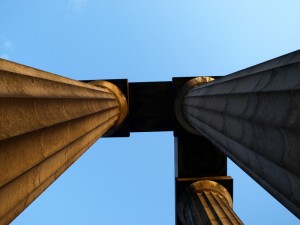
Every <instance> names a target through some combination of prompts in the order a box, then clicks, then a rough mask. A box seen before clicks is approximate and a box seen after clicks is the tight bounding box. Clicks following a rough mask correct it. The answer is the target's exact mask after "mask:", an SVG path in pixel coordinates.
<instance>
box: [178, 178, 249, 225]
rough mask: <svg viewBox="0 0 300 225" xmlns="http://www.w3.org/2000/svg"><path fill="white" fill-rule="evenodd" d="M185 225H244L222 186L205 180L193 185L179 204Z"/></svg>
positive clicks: (179, 211)
mask: <svg viewBox="0 0 300 225" xmlns="http://www.w3.org/2000/svg"><path fill="white" fill-rule="evenodd" d="M177 214H178V216H179V218H180V221H181V222H182V223H183V224H184V225H211V224H214V225H215V224H218V225H221V224H223V225H225V224H231V225H240V224H243V223H242V221H241V220H240V219H239V218H238V216H237V215H236V214H235V212H234V211H233V209H232V199H231V196H230V194H229V193H228V191H227V190H226V189H225V188H224V187H223V186H222V185H220V184H218V183H216V182H214V181H209V180H203V181H198V182H195V183H193V184H191V185H190V186H189V187H188V189H187V190H186V191H185V192H184V193H182V195H181V197H180V199H179V201H178V203H177Z"/></svg>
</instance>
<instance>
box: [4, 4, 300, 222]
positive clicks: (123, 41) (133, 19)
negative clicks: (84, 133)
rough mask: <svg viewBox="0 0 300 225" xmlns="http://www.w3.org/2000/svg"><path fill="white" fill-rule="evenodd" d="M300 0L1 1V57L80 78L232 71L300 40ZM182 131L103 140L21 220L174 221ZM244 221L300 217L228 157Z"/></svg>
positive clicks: (141, 78)
mask: <svg viewBox="0 0 300 225" xmlns="http://www.w3.org/2000/svg"><path fill="white" fill-rule="evenodd" d="M299 12H300V2H299V1H296V0H291V1H277V0H275V1H258V0H253V1H251V2H250V1H248V2H245V1H237V0H234V1H216V0H211V1H201V0H198V1H196V0H195V1H193V0H186V1H178V0H173V1H171V0H160V1H158V0H151V1H150V0H139V1H137V0H123V1H117V0H110V1H109V0H59V1H58V0H53V1H33V0H27V1H21V0H19V1H17V0H11V1H3V0H2V1H0V57H2V58H6V59H9V60H12V61H15V62H18V63H22V64H26V65H29V66H32V67H36V68H39V69H43V70H46V71H50V72H53V73H57V74H60V75H64V76H67V77H70V78H73V79H78V80H80V79H113V78H128V79H129V81H130V82H137V81H163V80H166V81H169V80H171V78H172V77H176V76H201V75H205V76H207V75H226V74H228V73H231V72H235V71H237V70H239V69H243V68H245V67H248V66H251V65H254V64H257V63H260V62H263V61H265V60H268V59H271V58H274V57H277V56H280V55H282V54H286V53H288V52H291V51H295V50H298V49H299V48H300V38H299V37H300V29H299V27H300V17H299ZM173 145H174V144H173V135H172V133H170V132H169V133H148V134H132V135H131V137H130V138H120V139H100V140H99V141H98V142H97V143H96V144H95V145H94V146H93V147H92V148H90V150H88V151H87V153H86V154H85V155H84V156H83V157H82V158H80V159H79V160H78V161H77V162H76V163H75V164H74V165H73V166H72V167H71V168H70V169H69V170H68V171H67V172H66V173H65V174H63V175H62V176H61V177H60V178H59V179H58V180H57V181H56V182H55V183H54V184H53V185H52V186H51V187H50V188H49V189H48V190H47V191H45V192H44V193H43V194H42V195H41V196H40V198H38V199H37V200H36V201H35V202H34V203H33V204H32V205H31V206H30V207H28V209H26V210H25V211H24V212H23V213H22V214H21V215H20V216H19V217H18V218H17V219H16V220H15V221H14V222H13V223H12V224H13V225H21V224H31V225H40V224H43V225H47V224H49V225H50V224H51V225H53V224H57V225H59V224H72V225H76V224H78V225H79V224H105V225H117V224H122V225H154V224H155V225H173V224H174V218H175V215H174V155H173V154H174V146H173ZM228 175H230V176H232V177H233V178H234V209H235V211H236V212H237V214H238V215H239V216H240V218H241V219H242V220H243V221H244V222H245V224H291V225H294V224H300V222H299V220H298V219H297V218H296V217H295V216H293V215H292V214H291V213H290V212H289V211H288V210H286V209H285V208H284V207H283V206H281V205H280V204H279V203H278V202H277V201H276V200H274V199H273V198H272V197H270V196H269V194H267V193H266V192H265V191H264V190H262V189H261V188H260V187H259V186H258V185H257V184H255V183H254V182H253V181H252V179H251V178H249V177H248V176H247V175H245V174H244V173H243V172H242V171H241V170H240V169H238V168H236V166H235V165H234V164H232V163H231V162H229V165H228Z"/></svg>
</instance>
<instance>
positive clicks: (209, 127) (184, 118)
mask: <svg viewBox="0 0 300 225" xmlns="http://www.w3.org/2000/svg"><path fill="white" fill-rule="evenodd" d="M204 81H205V82H204ZM207 81H209V82H207ZM176 114H177V118H178V120H179V121H180V122H181V124H182V125H183V126H184V127H185V128H186V129H187V130H189V131H190V132H193V133H196V134H198V135H204V136H205V137H206V138H208V139H209V140H210V141H212V142H213V143H214V144H215V145H216V146H218V147H219V149H221V150H222V151H223V152H224V153H225V154H226V155H227V156H229V157H230V158H231V159H232V160H233V161H234V162H235V163H236V164H237V165H239V166H240V167H241V168H242V169H243V170H244V171H245V172H247V173H248V174H249V175H250V176H251V177H252V178H254V179H255V180H256V181H257V182H258V183H259V184H260V185H261V186H262V187H263V188H265V189H266V190H267V191H268V192H269V193H271V194H272V195H273V196H274V197H275V198H276V199H278V200H279V201H280V202H281V203H282V204H283V205H285V206H286V207H287V208H288V209H289V210H290V211H291V212H293V213H294V214H295V215H296V216H297V217H298V218H300V51H296V52H293V53H290V54H287V55H284V56H282V57H279V58H276V59H273V60H270V61H268V62H265V63H262V64H259V65H257V66H253V67H250V68H248V69H245V70H242V71H239V72H236V73H233V74H230V75H228V76H225V77H222V78H219V79H217V80H215V81H211V79H209V78H196V79H193V80H191V81H190V82H188V83H187V84H186V85H185V86H184V87H183V88H182V91H181V93H179V95H178V97H177V99H176ZM258 201H259V200H258Z"/></svg>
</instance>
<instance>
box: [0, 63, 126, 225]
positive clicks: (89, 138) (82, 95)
mask: <svg viewBox="0 0 300 225" xmlns="http://www.w3.org/2000/svg"><path fill="white" fill-rule="evenodd" d="M127 111H128V107H127V102H126V99H125V97H124V95H123V94H122V93H121V91H120V90H119V89H118V88H117V87H116V86H114V85H113V84H111V83H109V82H105V81H94V82H91V83H88V84H86V83H82V82H78V81H75V80H71V79H68V78H64V77H61V76H58V75H55V74H51V73H48V72H44V71H41V70H37V69H34V68H30V67H27V66H23V65H20V64H16V63H13V62H9V61H6V60H2V59H0V224H9V223H10V222H11V221H12V220H13V219H14V218H15V217H16V216H17V215H18V214H19V213H21V212H22V211H23V210H24V209H25V208H26V207H27V206H28V205H29V204H30V203H31V202H32V201H34V199H35V198H37V197H38V196H39V195H40V194H41V193H42V192H43V191H44V190H45V189H46V188H47V187H48V186H49V185H51V183H52V182H54V181H55V179H57V178H58V177H59V176H60V175H61V174H62V173H63V172H64V171H65V170H66V169H67V168H68V167H69V166H70V165H72V163H74V162H75V161H76V160H77V159H78V158H79V157H80V156H81V155H82V154H83V153H84V152H85V151H86V150H87V149H88V148H89V147H90V146H91V145H92V144H93V143H94V142H95V141H96V140H98V139H99V138H100V137H101V136H102V135H104V134H105V133H106V132H108V131H110V130H111V129H115V128H116V127H118V126H119V125H120V124H121V123H122V121H123V120H124V118H125V117H126V116H127Z"/></svg>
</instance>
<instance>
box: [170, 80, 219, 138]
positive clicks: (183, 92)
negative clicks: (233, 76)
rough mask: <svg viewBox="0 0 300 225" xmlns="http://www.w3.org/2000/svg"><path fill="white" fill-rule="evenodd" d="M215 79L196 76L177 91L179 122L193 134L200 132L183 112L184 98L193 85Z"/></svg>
mask: <svg viewBox="0 0 300 225" xmlns="http://www.w3.org/2000/svg"><path fill="white" fill-rule="evenodd" d="M213 80H215V79H214V78H212V77H196V78H193V79H191V80H189V81H188V82H186V83H185V84H184V85H183V86H182V87H181V88H180V90H179V91H178V92H177V95H176V98H175V102H174V111H175V116H176V118H177V120H178V122H179V123H180V125H181V126H182V127H183V128H184V129H186V130H187V131H188V132H190V133H192V134H196V135H199V132H198V131H197V130H196V129H195V128H194V127H192V126H191V125H190V124H189V123H188V122H187V121H186V119H185V117H184V112H183V107H182V105H183V102H184V98H185V96H186V95H187V93H188V92H189V91H190V90H191V89H192V88H193V87H195V86H198V85H200V84H202V83H207V82H210V81H213Z"/></svg>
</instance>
